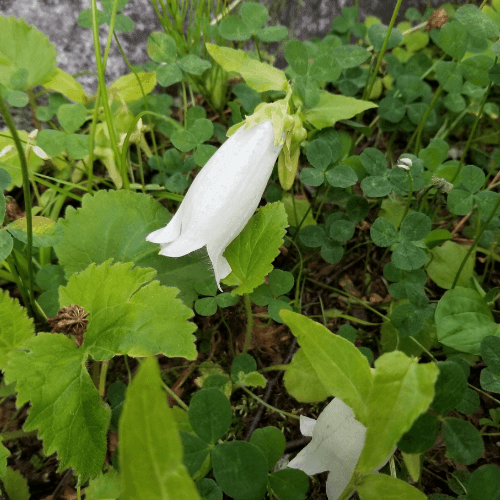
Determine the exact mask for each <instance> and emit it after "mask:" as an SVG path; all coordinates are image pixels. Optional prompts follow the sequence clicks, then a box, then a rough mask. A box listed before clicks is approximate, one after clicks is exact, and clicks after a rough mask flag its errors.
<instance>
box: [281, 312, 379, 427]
mask: <svg viewBox="0 0 500 500" xmlns="http://www.w3.org/2000/svg"><path fill="white" fill-rule="evenodd" d="M280 316H281V319H282V320H283V321H284V322H285V323H286V324H287V325H288V326H289V328H290V330H292V333H293V334H294V335H295V336H296V337H297V341H298V342H299V344H300V346H301V347H302V349H303V351H304V354H305V355H306V357H307V359H308V360H309V361H310V363H311V365H312V366H313V368H314V370H315V371H316V373H317V375H318V378H319V379H320V380H321V383H322V384H323V385H324V386H325V389H327V390H328V391H329V392H330V394H331V395H332V396H336V397H338V398H340V399H341V400H342V401H343V402H344V403H345V404H346V405H347V406H350V407H351V408H352V410H353V412H354V415H355V417H356V420H358V421H359V422H361V423H362V424H363V425H366V422H367V416H368V406H367V403H368V397H369V395H370V390H371V388H372V374H371V370H370V365H369V364H368V360H367V359H366V357H365V356H363V354H361V352H360V351H359V350H358V349H357V347H356V346H355V345H354V344H352V343H351V342H349V341H348V340H346V339H344V338H343V337H340V336H339V335H334V334H333V333H332V332H330V331H329V330H328V329H327V328H325V327H324V326H323V325H321V324H320V323H316V322H315V321H313V320H312V319H309V318H307V317H306V316H303V315H301V314H297V313H294V312H292V311H288V310H286V309H283V310H282V311H281V312H280Z"/></svg>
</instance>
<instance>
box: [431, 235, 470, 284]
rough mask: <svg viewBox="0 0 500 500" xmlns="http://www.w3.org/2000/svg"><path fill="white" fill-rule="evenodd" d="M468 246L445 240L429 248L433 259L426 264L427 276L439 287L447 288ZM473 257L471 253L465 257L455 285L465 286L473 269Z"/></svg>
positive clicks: (451, 282)
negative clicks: (439, 244)
mask: <svg viewBox="0 0 500 500" xmlns="http://www.w3.org/2000/svg"><path fill="white" fill-rule="evenodd" d="M468 248H469V247H467V246H464V245H459V244H458V243H455V242H454V241H446V242H445V243H444V244H443V245H441V246H440V247H435V248H433V249H432V250H431V255H432V256H433V259H432V260H431V261H430V263H429V265H428V266H427V273H428V274H429V278H430V279H431V280H432V281H434V283H436V285H438V286H440V287H441V288H445V289H447V290H449V289H450V288H451V285H452V284H453V280H454V279H455V275H456V274H457V272H458V268H459V266H460V264H461V262H462V260H463V259H464V258H465V255H466V254H467V250H468ZM474 264H475V257H474V253H472V254H471V255H470V256H469V258H468V259H467V261H466V263H465V266H464V268H463V269H462V273H461V274H460V277H459V278H458V282H457V285H459V286H466V285H468V283H469V279H470V278H472V275H473V271H474Z"/></svg>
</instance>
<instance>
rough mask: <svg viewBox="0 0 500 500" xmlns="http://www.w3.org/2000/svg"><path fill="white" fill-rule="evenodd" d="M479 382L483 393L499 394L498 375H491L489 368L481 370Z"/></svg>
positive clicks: (499, 383)
mask: <svg viewBox="0 0 500 500" xmlns="http://www.w3.org/2000/svg"><path fill="white" fill-rule="evenodd" d="M480 381H481V387H482V388H483V389H484V390H485V391H491V392H498V393H500V375H497V374H495V373H493V372H492V371H491V370H490V369H489V368H484V369H483V370H481V378H480Z"/></svg>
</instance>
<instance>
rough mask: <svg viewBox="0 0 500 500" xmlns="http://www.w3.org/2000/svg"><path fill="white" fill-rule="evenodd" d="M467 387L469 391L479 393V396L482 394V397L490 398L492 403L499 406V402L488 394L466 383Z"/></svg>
mask: <svg viewBox="0 0 500 500" xmlns="http://www.w3.org/2000/svg"><path fill="white" fill-rule="evenodd" d="M467 385H468V386H469V387H470V388H471V389H474V390H475V391H476V392H479V393H480V394H482V395H483V396H486V397H487V398H490V399H491V400H492V401H494V402H495V403H497V404H499V405H500V401H499V400H498V399H496V398H494V397H493V396H491V395H490V394H488V393H487V392H484V391H483V390H481V389H478V388H477V387H474V386H473V385H472V384H469V383H467Z"/></svg>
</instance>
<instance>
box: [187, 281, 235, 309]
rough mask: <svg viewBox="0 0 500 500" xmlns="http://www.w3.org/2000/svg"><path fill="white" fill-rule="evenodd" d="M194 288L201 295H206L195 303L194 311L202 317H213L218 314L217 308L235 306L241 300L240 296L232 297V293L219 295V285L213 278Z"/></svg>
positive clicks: (197, 284) (199, 283)
mask: <svg viewBox="0 0 500 500" xmlns="http://www.w3.org/2000/svg"><path fill="white" fill-rule="evenodd" d="M194 288H195V290H196V292H198V293H199V294H200V295H205V297H203V298H201V299H198V300H197V301H196V302H195V303H194V310H195V311H196V312H197V313H198V314H199V315H200V316H212V315H213V314H215V313H216V312H217V306H218V307H220V308H224V307H229V306H234V305H236V304H237V303H238V301H239V300H240V298H239V296H238V295H235V296H232V295H231V293H230V292H224V293H219V294H218V295H217V283H215V280H214V278H213V276H210V278H207V279H206V280H204V281H200V282H198V283H196V284H195V286H194Z"/></svg>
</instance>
